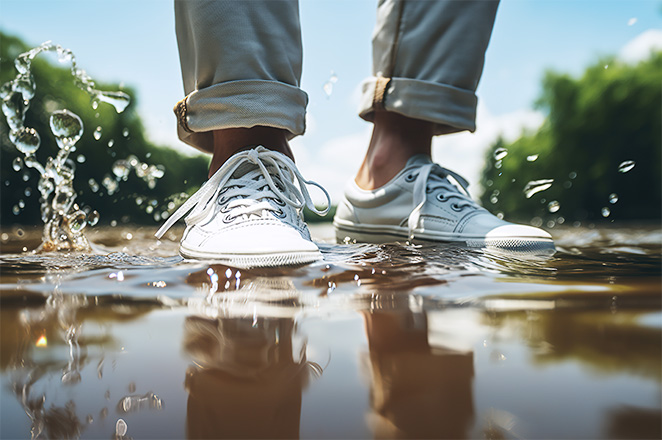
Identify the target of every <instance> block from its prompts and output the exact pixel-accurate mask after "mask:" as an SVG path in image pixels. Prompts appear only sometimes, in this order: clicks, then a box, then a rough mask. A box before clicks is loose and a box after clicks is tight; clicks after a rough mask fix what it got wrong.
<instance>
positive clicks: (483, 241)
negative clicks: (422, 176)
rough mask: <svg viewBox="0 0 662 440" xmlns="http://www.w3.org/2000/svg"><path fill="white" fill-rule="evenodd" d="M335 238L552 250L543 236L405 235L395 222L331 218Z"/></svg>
mask: <svg viewBox="0 0 662 440" xmlns="http://www.w3.org/2000/svg"><path fill="white" fill-rule="evenodd" d="M333 225H334V226H335V229H336V240H337V241H338V243H345V242H347V239H349V240H351V241H356V242H361V243H390V242H393V241H403V240H409V239H410V238H413V239H414V240H419V241H420V240H423V241H430V242H436V243H449V244H455V245H461V246H467V247H472V248H489V249H501V250H507V251H514V252H525V253H545V254H546V253H554V252H555V251H556V247H555V246H554V241H553V240H551V239H549V238H545V237H518V236H509V237H489V238H488V237H484V236H471V235H457V234H450V233H443V232H415V233H414V236H413V237H410V236H409V230H408V229H406V228H402V227H399V226H388V225H360V226H358V225H355V224H341V223H339V222H338V221H334V223H333Z"/></svg>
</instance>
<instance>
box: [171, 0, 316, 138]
mask: <svg viewBox="0 0 662 440" xmlns="http://www.w3.org/2000/svg"><path fill="white" fill-rule="evenodd" d="M175 27H176V31H177V43H178V46H179V58H180V63H181V69H182V76H183V80H184V90H185V93H186V97H185V98H184V99H183V100H182V101H180V102H179V103H177V105H176V106H175V109H174V110H175V114H176V115H177V120H178V135H179V138H180V139H181V140H182V141H184V142H186V143H188V144H190V145H193V146H194V147H196V148H199V149H201V150H203V151H212V149H213V138H212V133H211V131H212V130H217V129H222V128H237V127H245V128H249V127H254V126H257V125H263V126H269V127H276V128H282V129H285V130H288V131H289V132H290V133H291V137H294V136H296V135H300V134H303V132H304V131H305V112H306V105H307V104H308V95H306V93H305V92H303V91H302V90H301V89H300V88H299V85H300V81H301V63H302V46H301V26H300V24H299V5H298V1H297V0H251V1H232V0H175Z"/></svg>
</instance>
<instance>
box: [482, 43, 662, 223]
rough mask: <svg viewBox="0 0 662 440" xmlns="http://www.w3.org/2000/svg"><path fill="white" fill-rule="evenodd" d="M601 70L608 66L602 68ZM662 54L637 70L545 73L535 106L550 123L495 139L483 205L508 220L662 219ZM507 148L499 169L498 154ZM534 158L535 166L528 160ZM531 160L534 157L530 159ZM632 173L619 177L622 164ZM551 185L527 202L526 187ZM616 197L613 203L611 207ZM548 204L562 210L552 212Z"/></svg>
mask: <svg viewBox="0 0 662 440" xmlns="http://www.w3.org/2000/svg"><path fill="white" fill-rule="evenodd" d="M605 66H608V67H607V68H605ZM660 78H662V53H656V54H653V55H652V56H651V57H650V58H649V59H648V60H645V61H642V62H640V63H639V64H637V65H628V64H624V63H620V62H618V61H617V60H615V59H606V60H601V61H600V62H598V63H596V64H595V65H592V66H590V67H589V68H587V69H586V71H585V73H584V74H583V76H582V77H581V78H572V77H570V76H568V75H564V74H559V73H555V72H547V74H546V75H545V78H544V79H543V93H542V96H541V97H540V99H539V100H538V103H537V105H538V106H539V107H540V108H541V109H543V110H545V111H546V112H547V118H546V120H545V122H544V123H543V125H542V127H541V128H540V129H539V130H538V131H537V132H536V133H525V134H523V135H522V136H521V137H520V138H519V139H518V140H516V141H515V142H512V143H510V144H507V143H505V142H504V141H503V140H498V141H497V142H495V143H494V145H492V147H491V148H490V150H489V151H488V154H487V157H486V165H485V168H484V170H483V175H482V179H481V184H482V186H483V188H484V193H483V195H482V197H481V201H482V203H483V205H484V206H485V207H487V208H488V209H490V210H491V211H492V212H495V213H497V212H503V213H505V214H506V218H507V219H511V220H518V221H529V220H531V218H532V217H539V218H540V219H542V220H558V219H559V217H563V218H564V220H566V221H567V220H573V221H576V220H579V221H583V220H589V221H590V220H595V219H603V218H604V215H603V208H605V207H606V208H608V209H609V211H610V214H609V215H608V216H607V217H606V218H608V219H628V220H635V219H636V220H645V219H659V218H660V216H661V211H662V206H661V204H662V194H661V191H662V185H661V184H660V177H661V175H662V173H661V167H662V139H661V135H662V126H661V124H662V81H660ZM499 148H505V149H507V151H508V155H507V156H506V157H504V158H503V159H502V160H501V162H500V163H498V161H496V160H495V156H494V155H495V152H496V151H497V150H498V149H499ZM534 155H538V158H537V159H536V160H535V161H530V160H527V157H529V156H534ZM530 159H533V157H531V158H530ZM625 161H634V162H635V163H636V165H635V167H634V168H633V169H632V170H631V171H629V172H627V173H621V172H619V165H620V164H621V163H623V162H625ZM540 179H554V183H553V185H552V186H551V187H550V188H549V189H547V190H545V191H541V192H539V193H537V194H535V195H533V196H532V197H531V198H529V199H527V198H526V197H525V195H524V192H523V189H524V187H525V186H526V184H527V182H529V181H535V180H540ZM611 194H616V195H617V197H618V201H617V202H616V203H611V202H610V200H609V199H610V195H611ZM552 201H557V202H559V204H560V209H559V210H558V211H557V212H550V210H549V209H548V205H549V203H550V202H552Z"/></svg>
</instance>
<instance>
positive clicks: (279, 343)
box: [0, 225, 662, 438]
mask: <svg viewBox="0 0 662 440" xmlns="http://www.w3.org/2000/svg"><path fill="white" fill-rule="evenodd" d="M556 231H557V232H556V233H555V235H556V236H555V240H556V242H557V244H558V246H557V247H558V249H559V251H558V252H557V253H556V255H554V256H550V257H544V258H542V257H531V256H523V255H520V256H517V255H513V254H504V253H492V252H486V251H482V250H476V249H465V248H459V247H458V248H456V247H446V246H434V245H424V246H406V245H399V244H390V245H337V244H335V243H333V241H332V240H331V237H333V231H332V230H331V229H330V228H329V227H328V226H321V227H313V228H312V233H313V235H314V237H315V238H316V239H317V240H318V242H320V247H321V249H322V251H323V253H324V257H325V260H324V261H322V262H319V263H316V264H312V265H308V266H303V267H297V268H275V269H250V270H245V269H236V268H232V267H228V266H224V265H219V264H213V263H205V262H191V261H184V260H182V259H181V258H180V257H178V256H177V241H176V237H177V236H178V233H179V231H173V232H172V233H169V234H168V236H167V237H165V238H164V240H162V241H156V240H154V239H153V238H152V234H153V232H154V231H153V228H137V227H133V226H130V225H119V226H117V227H114V228H95V230H92V231H88V234H87V236H88V239H89V241H90V243H91V246H92V251H88V252H70V253H42V254H29V253H23V252H22V251H21V250H22V248H23V247H27V248H28V249H32V248H33V247H37V246H38V245H39V243H40V240H41V237H40V233H41V232H40V231H39V230H36V229H29V228H23V229H22V231H21V233H18V231H17V229H16V228H15V229H5V230H3V231H1V232H2V234H3V235H2V255H1V256H0V292H1V293H0V301H1V304H2V308H1V309H0V313H1V315H2V320H1V321H0V326H1V329H2V332H1V333H0V335H1V336H0V337H1V345H0V353H1V355H2V358H1V362H0V380H1V382H2V389H3V393H2V396H1V397H0V399H1V402H2V416H1V417H2V422H3V423H1V424H0V436H1V437H2V438H26V437H30V436H35V437H37V436H39V435H40V436H43V437H82V438H108V437H114V438H129V437H132V438H173V437H176V438H184V437H189V438H203V437H211V438H238V437H251V438H257V437H268V438H274V437H288V438H295V437H315V438H347V437H350V438H367V437H425V438H442V437H443V438H465V437H469V438H481V437H486V438H518V437H523V438H566V437H572V438H594V437H608V438H623V437H650V438H658V437H659V436H660V421H661V420H660V414H661V410H662V402H661V400H662V394H661V391H660V389H661V387H660V384H661V382H662V368H661V367H662V365H661V364H662V350H661V347H662V312H661V311H662V299H661V298H662V297H661V295H660V294H661V287H660V286H661V267H662V257H661V252H660V251H661V248H662V246H661V243H662V240H661V237H662V231H660V230H659V229H651V228H631V229H617V228H611V229H592V230H590V229H579V228H576V229H565V230H564V229H556Z"/></svg>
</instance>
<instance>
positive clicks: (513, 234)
mask: <svg viewBox="0 0 662 440" xmlns="http://www.w3.org/2000/svg"><path fill="white" fill-rule="evenodd" d="M485 238H487V239H491V238H524V239H543V240H551V239H552V236H551V235H549V233H548V232H546V231H543V230H542V229H539V228H534V227H533V226H526V225H515V224H508V225H502V226H497V227H496V228H494V229H492V230H490V231H489V232H488V233H487V234H485Z"/></svg>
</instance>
